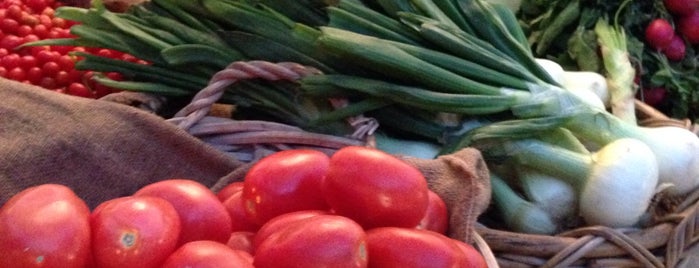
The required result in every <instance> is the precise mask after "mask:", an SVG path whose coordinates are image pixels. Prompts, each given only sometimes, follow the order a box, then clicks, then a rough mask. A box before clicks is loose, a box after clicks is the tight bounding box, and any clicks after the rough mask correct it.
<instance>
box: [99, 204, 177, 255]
mask: <svg viewBox="0 0 699 268" xmlns="http://www.w3.org/2000/svg"><path fill="white" fill-rule="evenodd" d="M90 224H91V228H92V235H93V237H92V251H93V255H94V257H95V263H96V264H97V267H159V266H160V265H161V264H162V263H163V261H164V260H165V259H166V258H167V257H168V256H169V255H170V253H172V252H173V251H174V250H175V249H176V248H177V241H178V238H179V233H180V230H181V225H180V218H179V216H178V215H177V211H176V210H175V208H174V207H173V206H172V205H171V204H170V203H169V202H167V201H165V200H163V199H161V198H156V197H150V196H127V197H120V198H115V199H111V200H107V201H105V202H103V203H102V204H99V205H98V206H97V207H96V208H95V209H94V211H93V212H92V215H91V217H90Z"/></svg>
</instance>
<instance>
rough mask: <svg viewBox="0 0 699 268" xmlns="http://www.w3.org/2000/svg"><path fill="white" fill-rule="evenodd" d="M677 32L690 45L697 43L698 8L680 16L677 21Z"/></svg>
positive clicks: (698, 34)
mask: <svg viewBox="0 0 699 268" xmlns="http://www.w3.org/2000/svg"><path fill="white" fill-rule="evenodd" d="M677 27H678V29H677V30H678V31H679V33H680V34H681V35H682V36H684V38H685V39H687V42H689V43H690V44H692V45H696V44H699V10H694V11H693V12H692V13H690V14H688V15H686V16H682V17H680V18H679V21H678V22H677Z"/></svg>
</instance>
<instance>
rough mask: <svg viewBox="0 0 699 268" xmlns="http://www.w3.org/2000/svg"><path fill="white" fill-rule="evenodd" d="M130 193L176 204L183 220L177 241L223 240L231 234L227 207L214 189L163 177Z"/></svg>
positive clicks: (223, 241)
mask: <svg viewBox="0 0 699 268" xmlns="http://www.w3.org/2000/svg"><path fill="white" fill-rule="evenodd" d="M133 195H134V196H155V197H160V198H162V199H165V200H167V201H169V202H170V204H172V206H173V207H175V209H176V210H177V214H179V216H180V220H181V221H182V232H181V233H180V241H179V245H182V244H184V243H187V242H190V241H195V240H213V241H217V242H220V243H225V242H226V241H228V237H229V236H230V235H231V232H232V231H231V226H232V223H231V216H230V215H228V211H226V208H225V207H224V206H223V204H222V203H221V201H219V200H218V197H216V194H215V193H214V192H213V191H211V190H210V189H209V188H208V187H206V186H205V185H203V184H201V183H199V182H197V181H194V180H189V179H169V180H163V181H159V182H154V183H151V184H149V185H146V186H144V187H143V188H141V189H139V190H138V191H136V192H135V193H134V194H133Z"/></svg>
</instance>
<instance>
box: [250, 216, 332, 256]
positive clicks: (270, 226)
mask: <svg viewBox="0 0 699 268" xmlns="http://www.w3.org/2000/svg"><path fill="white" fill-rule="evenodd" d="M327 214H329V212H328V211H324V210H300V211H294V212H289V213H285V214H282V215H279V216H276V217H274V218H272V219H270V220H269V221H267V222H266V223H265V224H264V225H262V226H261V227H260V229H259V230H257V232H256V233H255V237H254V238H253V241H252V246H253V248H257V246H259V245H260V244H261V243H262V241H264V240H265V239H267V237H269V236H270V235H271V234H273V233H276V232H277V231H279V229H282V228H285V227H287V226H289V225H290V224H292V223H294V222H297V221H299V220H303V219H306V218H310V217H315V216H318V215H327Z"/></svg>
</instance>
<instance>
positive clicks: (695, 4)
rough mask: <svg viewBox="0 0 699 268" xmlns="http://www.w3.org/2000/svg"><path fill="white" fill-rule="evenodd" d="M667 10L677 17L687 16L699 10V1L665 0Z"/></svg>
mask: <svg viewBox="0 0 699 268" xmlns="http://www.w3.org/2000/svg"><path fill="white" fill-rule="evenodd" d="M663 3H664V4H665V8H666V9H667V10H668V11H670V13H672V14H675V15H677V16H686V15H689V14H690V13H692V12H693V11H695V10H697V9H699V1H696V0H664V1H663Z"/></svg>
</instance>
